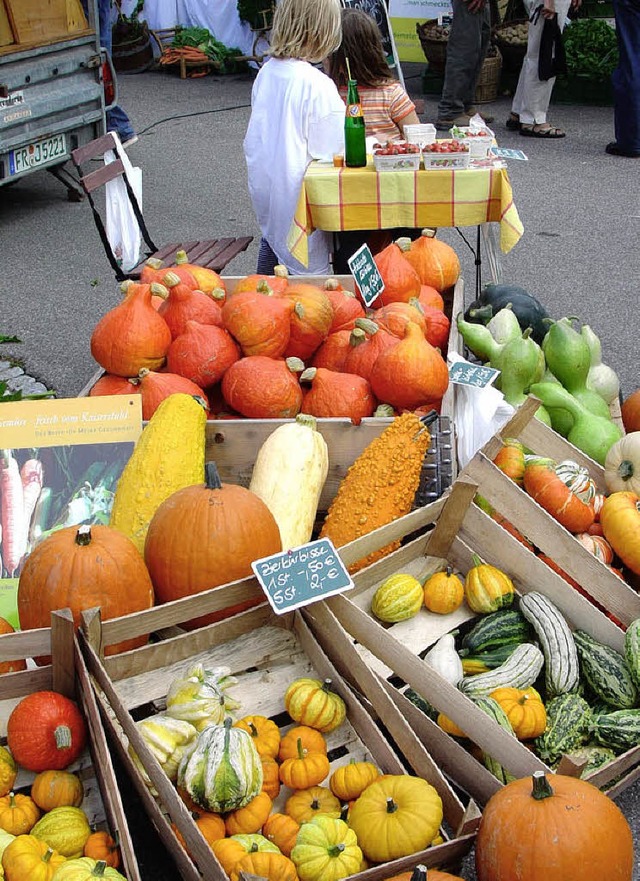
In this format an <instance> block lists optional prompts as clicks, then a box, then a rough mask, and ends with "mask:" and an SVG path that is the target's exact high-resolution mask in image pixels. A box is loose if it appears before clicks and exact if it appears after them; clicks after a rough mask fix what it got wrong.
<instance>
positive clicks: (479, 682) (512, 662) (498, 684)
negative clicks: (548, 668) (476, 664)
mask: <svg viewBox="0 0 640 881" xmlns="http://www.w3.org/2000/svg"><path fill="white" fill-rule="evenodd" d="M543 664H544V655H543V654H542V652H541V651H540V649H539V648H538V646H537V645H533V643H531V642H523V643H522V644H521V645H518V646H516V647H515V649H514V650H513V652H512V653H511V655H510V656H509V657H508V658H507V660H506V661H505V662H504V664H501V665H500V666H499V667H496V668H495V670H489V671H488V672H487V673H478V674H477V675H476V676H465V677H464V679H462V680H461V681H460V682H459V683H458V688H459V689H460V691H462V692H463V693H464V694H466V695H467V697H472V698H477V697H486V696H487V695H490V694H491V692H492V691H495V690H496V688H503V687H506V686H510V687H513V688H528V687H529V686H530V685H533V683H534V682H535V681H536V679H537V678H538V674H539V673H540V671H541V670H542V665H543Z"/></svg>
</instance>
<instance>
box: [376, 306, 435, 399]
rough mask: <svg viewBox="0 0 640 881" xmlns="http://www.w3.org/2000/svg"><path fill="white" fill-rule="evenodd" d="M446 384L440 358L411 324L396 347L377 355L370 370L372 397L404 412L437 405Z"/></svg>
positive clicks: (417, 328) (414, 325)
mask: <svg viewBox="0 0 640 881" xmlns="http://www.w3.org/2000/svg"><path fill="white" fill-rule="evenodd" d="M448 385H449V372H448V370H447V365H446V364H445V362H444V360H443V358H442V355H441V354H440V352H438V350H437V349H434V348H433V346H432V345H431V344H430V343H428V342H427V341H426V339H425V338H424V336H423V335H422V331H421V330H420V328H419V327H418V325H417V324H414V323H413V322H409V324H408V325H407V330H406V333H405V337H404V339H403V340H400V341H399V342H398V344H397V346H394V347H393V348H390V349H387V350H386V351H384V352H382V353H381V354H380V355H379V356H378V359H377V361H376V363H375V364H374V365H373V370H372V371H371V388H372V389H373V393H374V395H375V396H376V397H377V398H379V399H380V400H381V401H385V402H387V403H389V404H391V405H392V406H394V407H398V408H401V409H405V410H414V409H415V408H416V407H421V406H424V405H425V404H431V403H436V402H439V401H440V400H441V399H442V396H443V395H444V393H445V392H446V390H447V387H448Z"/></svg>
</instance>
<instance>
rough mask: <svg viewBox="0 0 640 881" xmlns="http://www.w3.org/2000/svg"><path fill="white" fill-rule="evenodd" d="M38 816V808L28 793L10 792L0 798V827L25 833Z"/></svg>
mask: <svg viewBox="0 0 640 881" xmlns="http://www.w3.org/2000/svg"><path fill="white" fill-rule="evenodd" d="M39 818H40V808H39V807H38V805H37V804H36V803H35V802H34V800H33V799H32V798H31V797H30V796H28V795H22V794H21V793H19V792H18V793H14V792H10V793H9V794H8V795H4V796H3V797H2V798H0V829H4V831H5V832H9V833H10V834H11V835H26V834H27V832H30V831H31V829H32V828H33V827H34V826H35V824H36V823H37V821H38V820H39Z"/></svg>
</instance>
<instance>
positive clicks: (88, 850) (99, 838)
mask: <svg viewBox="0 0 640 881" xmlns="http://www.w3.org/2000/svg"><path fill="white" fill-rule="evenodd" d="M82 854H83V856H85V857H91V859H92V860H96V862H97V861H98V860H102V861H103V862H104V863H106V864H107V865H108V866H110V867H111V868H112V869H117V868H118V866H119V865H120V848H119V847H118V845H117V843H116V841H115V839H113V838H112V837H111V836H110V835H109V833H108V832H104V831H98V832H92V833H91V835H90V836H89V837H88V838H87V840H86V842H85V845H84V849H83V851H82Z"/></svg>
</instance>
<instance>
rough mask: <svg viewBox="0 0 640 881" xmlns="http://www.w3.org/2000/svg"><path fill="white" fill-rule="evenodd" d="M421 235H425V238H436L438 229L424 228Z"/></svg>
mask: <svg viewBox="0 0 640 881" xmlns="http://www.w3.org/2000/svg"><path fill="white" fill-rule="evenodd" d="M420 235H421V236H424V237H425V239H435V237H436V230H435V229H429V228H427V229H423V230H422V232H421V233H420Z"/></svg>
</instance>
